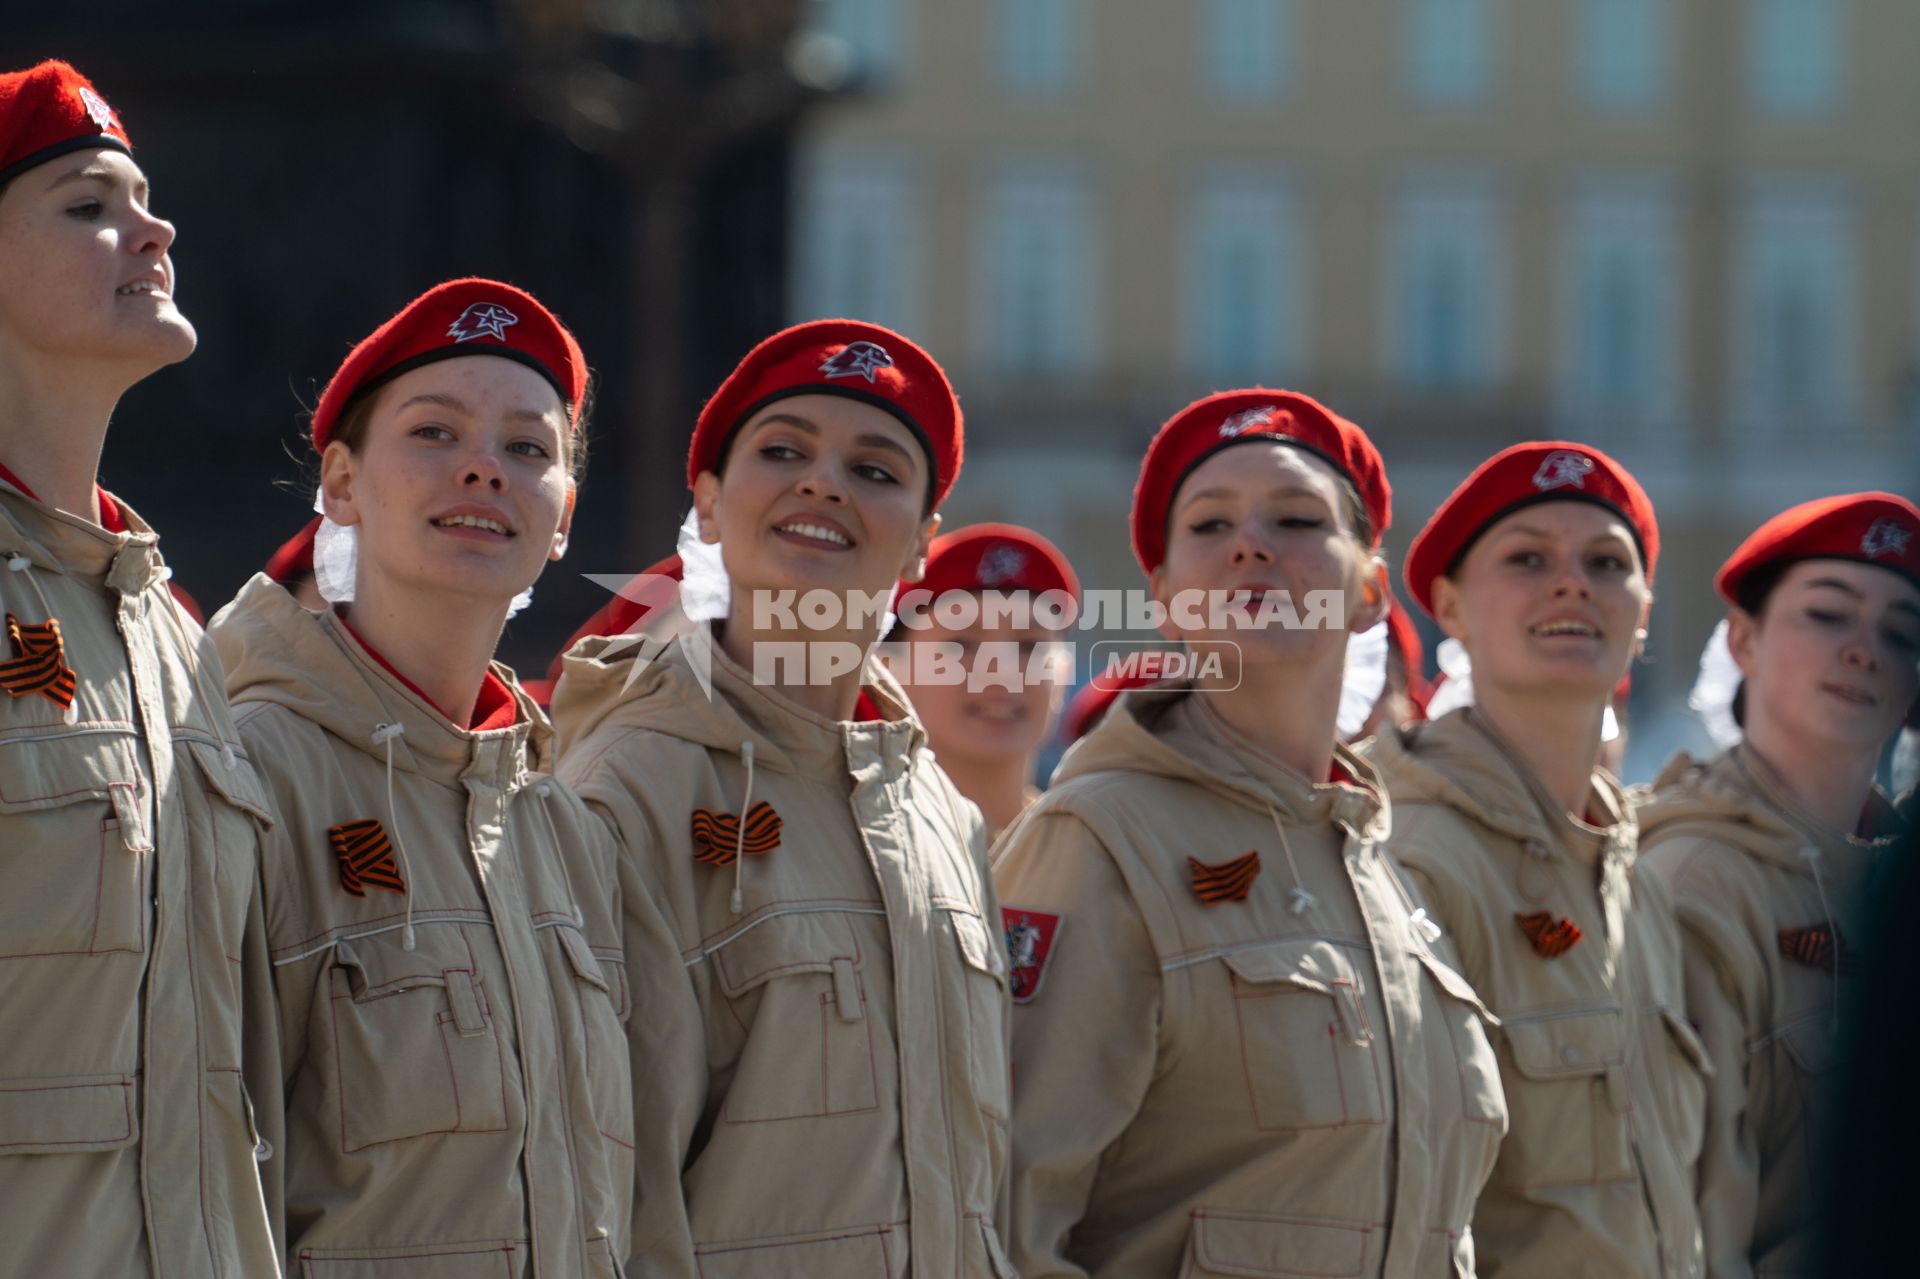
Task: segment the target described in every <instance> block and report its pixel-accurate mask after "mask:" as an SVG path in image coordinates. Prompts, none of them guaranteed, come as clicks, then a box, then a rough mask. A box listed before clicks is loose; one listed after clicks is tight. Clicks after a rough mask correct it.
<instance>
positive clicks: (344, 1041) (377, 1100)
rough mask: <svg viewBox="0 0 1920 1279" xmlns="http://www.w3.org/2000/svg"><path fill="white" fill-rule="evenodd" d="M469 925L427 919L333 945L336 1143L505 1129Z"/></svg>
mask: <svg viewBox="0 0 1920 1279" xmlns="http://www.w3.org/2000/svg"><path fill="white" fill-rule="evenodd" d="M463 931H464V930H458V929H451V928H447V927H445V926H434V925H428V926H426V927H423V928H421V929H420V931H419V944H418V949H416V950H411V951H409V950H404V949H402V948H401V946H400V943H399V940H398V938H399V934H398V933H394V934H392V937H393V938H394V940H393V941H391V942H389V941H388V940H387V935H385V934H383V935H381V936H379V937H362V938H359V939H357V940H355V941H354V942H352V943H347V942H340V943H338V944H336V945H335V946H334V948H333V956H334V962H333V965H332V966H331V967H330V968H329V969H328V970H327V977H326V980H327V983H328V988H329V989H328V995H329V998H328V999H327V1000H326V1001H325V1002H326V1005H327V1016H328V1017H329V1018H330V1019H331V1021H332V1039H333V1044H334V1062H333V1066H334V1078H333V1079H332V1080H330V1081H328V1082H329V1083H330V1084H331V1085H332V1086H333V1088H334V1090H335V1091H336V1093H337V1094H338V1104H339V1111H340V1148H341V1150H342V1151H345V1152H347V1153H352V1152H353V1151H356V1150H364V1149H366V1148H367V1147H369V1146H377V1145H381V1144H383V1143H385V1142H391V1141H405V1140H408V1139H409V1138H413V1137H425V1136H430V1135H433V1134H437V1133H450V1132H500V1131H502V1130H504V1129H505V1128H506V1127H507V1122H508V1115H507V1080H508V1076H507V1063H506V1049H505V1045H504V1044H503V1043H502V1042H501V1038H502V1037H501V1034H500V1029H499V1026H498V1025H497V1024H496V1016H497V1014H496V1011H495V1009H494V1007H493V1005H492V1002H491V998H490V992H489V991H488V990H487V988H486V986H485V985H484V983H483V982H482V981H481V979H480V974H479V971H478V965H477V964H476V963H475V962H474V959H473V956H472V953H471V951H470V950H469V949H468V947H467V945H466V944H465V939H464V936H462V935H461V934H462V933H463Z"/></svg>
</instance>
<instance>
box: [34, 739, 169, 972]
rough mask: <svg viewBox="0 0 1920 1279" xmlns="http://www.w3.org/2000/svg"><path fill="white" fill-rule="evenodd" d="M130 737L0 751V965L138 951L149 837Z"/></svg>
mask: <svg viewBox="0 0 1920 1279" xmlns="http://www.w3.org/2000/svg"><path fill="white" fill-rule="evenodd" d="M135 741H136V739H135V738H134V736H133V735H132V734H131V733H96V732H85V733H60V734H55V735H51V736H45V737H39V736H36V737H34V738H32V739H21V740H15V741H11V742H8V743H5V744H3V745H0V828H4V830H5V832H6V837H5V839H4V841H0V902H3V903H4V904H5V905H4V910H5V921H4V924H0V959H33V958H49V957H53V956H63V955H70V956H80V955H105V954H113V953H128V954H135V955H139V954H144V953H145V952H146V948H147V915H148V909H147V907H148V902H149V899H150V897H151V894H152V866H151V863H152V852H153V840H152V837H151V834H150V832H149V831H148V829H147V825H146V821H147V815H146V807H145V795H144V783H142V782H141V780H140V772H139V768H138V766H137V765H136V764H135V762H134V756H133V748H134V743H135Z"/></svg>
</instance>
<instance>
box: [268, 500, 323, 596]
mask: <svg viewBox="0 0 1920 1279" xmlns="http://www.w3.org/2000/svg"><path fill="white" fill-rule="evenodd" d="M319 531H320V517H319V516H318V515H316V516H314V517H313V518H312V519H310V520H308V521H307V523H306V527H304V528H302V529H301V530H300V531H299V532H298V533H295V534H294V535H293V536H292V537H290V538H288V539H287V540H286V541H285V542H283V543H282V544H281V546H280V549H279V550H277V551H275V552H274V553H273V558H272V559H270V560H268V561H267V567H266V574H267V576H268V577H270V578H272V579H273V580H274V581H276V582H278V583H280V585H282V586H285V585H286V584H287V580H288V579H289V578H291V577H292V576H293V575H294V574H295V573H312V572H313V538H314V535H315V534H316V533H318V532H319Z"/></svg>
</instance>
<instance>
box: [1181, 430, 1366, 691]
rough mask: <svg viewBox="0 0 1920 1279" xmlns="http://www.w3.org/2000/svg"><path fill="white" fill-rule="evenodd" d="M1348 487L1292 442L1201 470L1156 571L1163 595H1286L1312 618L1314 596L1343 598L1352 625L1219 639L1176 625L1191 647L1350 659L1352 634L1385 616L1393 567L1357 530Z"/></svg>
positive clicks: (1338, 615) (1257, 447)
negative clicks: (1384, 579) (1224, 644)
mask: <svg viewBox="0 0 1920 1279" xmlns="http://www.w3.org/2000/svg"><path fill="white" fill-rule="evenodd" d="M1353 507H1354V502H1353V499H1352V498H1351V496H1350V495H1349V488H1348V486H1347V484H1346V483H1345V482H1344V481H1343V480H1342V479H1341V477H1340V474H1339V473H1338V472H1337V471H1335V470H1334V469H1333V467H1332V466H1330V465H1328V464H1327V463H1326V462H1324V461H1322V460H1321V459H1320V458H1318V457H1316V456H1314V455H1313V454H1311V453H1307V452H1305V451H1303V450H1301V449H1298V448H1294V447H1293V446H1291V445H1287V444H1279V443H1275V442H1271V441H1265V440H1256V441H1249V442H1248V443H1245V444H1236V445H1233V446H1232V447H1230V448H1226V449H1222V450H1221V451H1220V452H1218V453H1215V454H1214V455H1213V456H1212V457H1210V458H1208V459H1207V460H1206V461H1204V462H1202V463H1201V464H1200V465H1199V466H1197V467H1195V468H1194V469H1193V473H1192V474H1190V475H1188V476H1187V477H1186V479H1185V480H1183V481H1182V482H1181V484H1180V488H1179V490H1178V491H1177V492H1176V493H1175V494H1174V495H1173V503H1172V506H1171V507H1170V508H1169V511H1170V514H1169V517H1168V521H1167V558H1166V560H1165V561H1164V562H1163V563H1162V564H1161V565H1160V567H1159V568H1158V569H1156V570H1154V572H1153V575H1152V578H1151V582H1152V586H1153V596H1154V598H1155V599H1157V600H1159V601H1160V602H1162V603H1163V604H1171V603H1172V602H1173V601H1174V598H1175V596H1176V595H1178V594H1179V593H1180V592H1183V591H1205V592H1211V591H1226V592H1233V591H1246V592H1249V599H1250V603H1249V605H1248V607H1249V608H1250V609H1257V608H1258V606H1259V603H1260V600H1261V598H1262V597H1263V596H1265V595H1266V594H1268V593H1270V592H1285V593H1286V594H1287V595H1288V596H1290V597H1291V599H1292V601H1293V604H1294V608H1295V609H1296V610H1297V611H1298V612H1299V613H1300V614H1301V616H1302V617H1303V618H1305V617H1307V616H1308V614H1309V603H1308V593H1309V592H1314V591H1335V592H1339V599H1340V604H1339V606H1338V607H1336V608H1335V609H1334V612H1333V617H1334V619H1335V620H1337V621H1340V622H1342V623H1344V628H1339V627H1315V628H1311V629H1306V628H1302V629H1289V628H1286V627H1283V626H1279V625H1273V626H1267V627H1264V628H1261V629H1257V630H1256V629H1240V628H1230V629H1228V630H1225V631H1220V632H1218V633H1215V632H1212V631H1208V630H1205V629H1192V628H1182V627H1180V626H1179V624H1178V619H1177V618H1176V619H1174V621H1173V623H1172V625H1173V626H1174V627H1175V629H1176V630H1178V631H1179V633H1180V637H1181V638H1183V639H1186V640H1187V641H1188V642H1189V643H1195V642H1205V641H1208V640H1210V639H1213V640H1230V641H1232V642H1233V643H1235V644H1238V645H1239V646H1240V650H1241V654H1242V660H1243V661H1245V662H1247V663H1249V664H1254V663H1260V662H1278V661H1301V660H1306V659H1309V658H1311V657H1312V656H1314V655H1321V656H1329V655H1331V654H1332V653H1334V652H1338V653H1340V654H1344V653H1345V651H1346V643H1347V637H1348V634H1349V632H1350V631H1353V630H1364V629H1366V628H1367V627H1369V626H1372V625H1373V624H1374V623H1375V622H1377V621H1379V620H1380V618H1381V617H1382V616H1384V615H1385V613H1384V610H1385V598H1386V593H1385V590H1384V587H1383V585H1382V584H1381V580H1380V578H1381V573H1382V571H1383V566H1382V564H1381V561H1380V559H1379V557H1378V556H1376V555H1375V554H1374V553H1373V551H1372V550H1371V549H1370V547H1369V546H1368V545H1367V544H1366V542H1365V541H1363V539H1362V537H1361V535H1360V532H1359V529H1358V528H1357V516H1356V515H1355V513H1354V510H1353Z"/></svg>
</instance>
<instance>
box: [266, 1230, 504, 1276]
mask: <svg viewBox="0 0 1920 1279" xmlns="http://www.w3.org/2000/svg"><path fill="white" fill-rule="evenodd" d="M298 1260H299V1262H300V1274H301V1276H302V1279H520V1276H521V1275H522V1274H524V1273H525V1271H526V1268H527V1241H526V1240H524V1239H501V1240H490V1241H481V1242H477V1243H448V1244H415V1245H412V1246H409V1247H401V1248H302V1249H301V1250H300V1252H299V1255H298Z"/></svg>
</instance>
